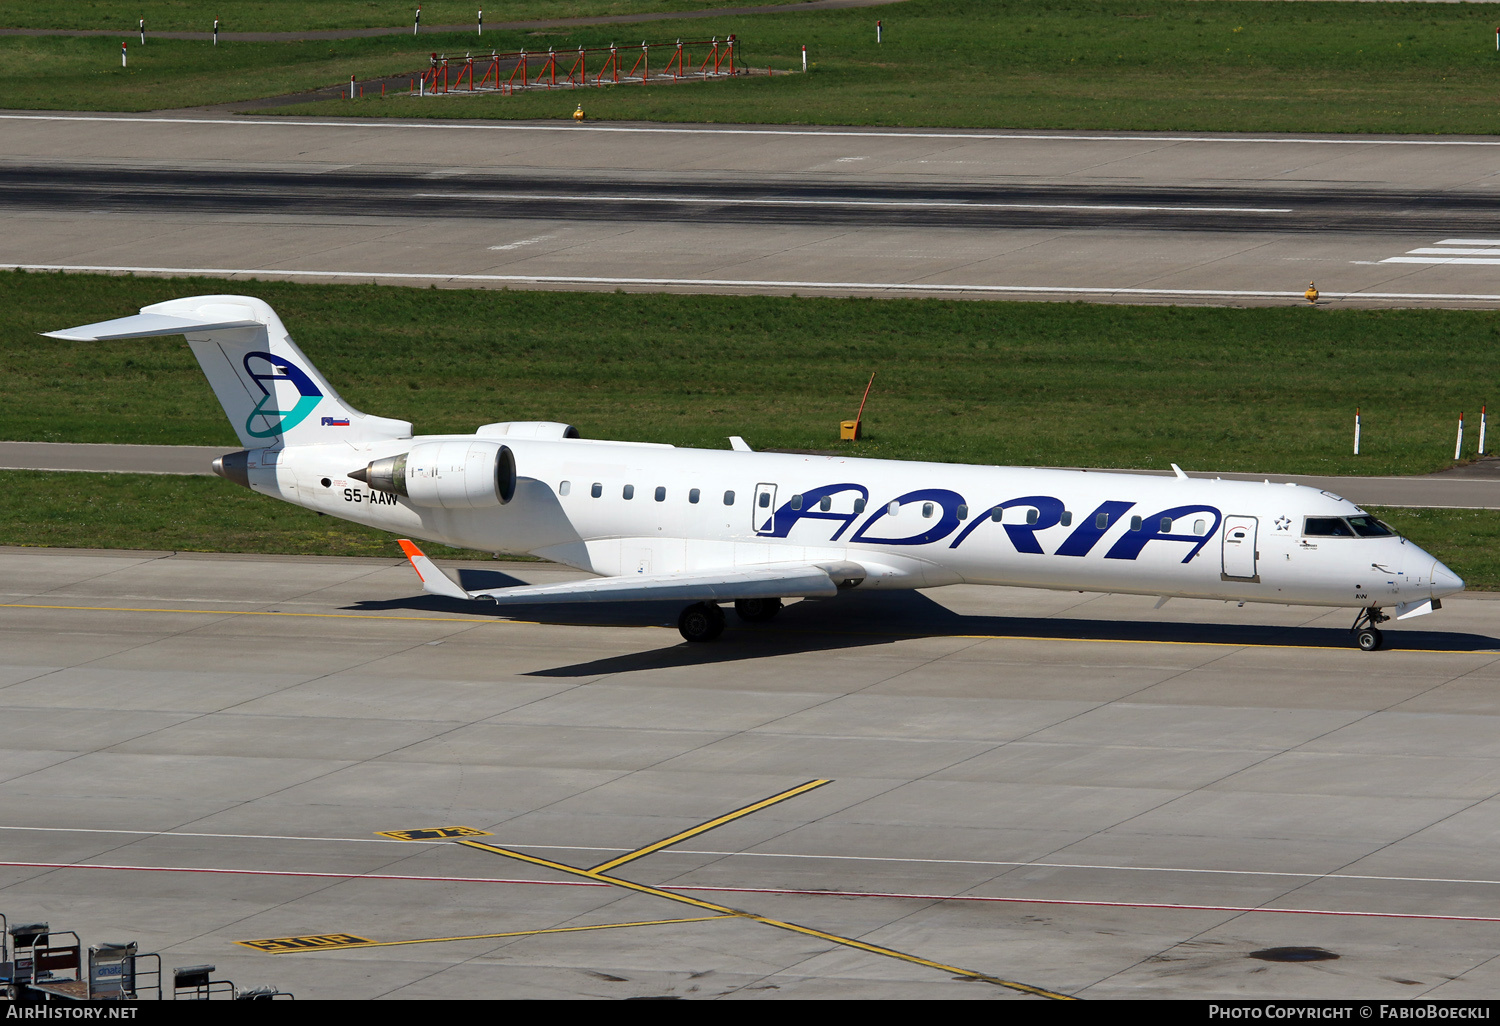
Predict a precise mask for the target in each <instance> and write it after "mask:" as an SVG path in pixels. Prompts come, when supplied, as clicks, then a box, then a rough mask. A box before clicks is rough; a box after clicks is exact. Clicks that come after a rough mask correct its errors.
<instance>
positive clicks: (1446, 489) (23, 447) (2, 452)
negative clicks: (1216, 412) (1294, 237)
mask: <svg viewBox="0 0 1500 1026" xmlns="http://www.w3.org/2000/svg"><path fill="white" fill-rule="evenodd" d="M227 451H229V450H228V449H226V448H225V447H223V446H211V445H106V444H88V443H72V442H0V470H66V471H93V472H103V473H123V474H211V473H212V472H213V470H212V463H213V461H214V458H215V457H217V456H222V455H223V454H224V453H225V452H227ZM1069 469H1073V468H1069ZM1099 472H1100V473H1127V474H1156V475H1166V474H1170V473H1171V471H1165V470H1162V471H1156V470H1126V471H1099ZM1191 476H1194V477H1224V478H1228V479H1230V480H1237V481H1261V480H1265V481H1271V482H1272V483H1275V484H1280V483H1282V482H1286V481H1292V482H1295V483H1297V484H1304V485H1309V486H1311V487H1313V488H1326V489H1328V490H1329V491H1333V492H1337V493H1338V494H1340V495H1342V496H1344V497H1345V498H1347V499H1349V500H1351V501H1353V502H1363V503H1368V504H1370V505H1372V506H1411V507H1422V508H1448V509H1500V461H1497V460H1495V459H1493V458H1488V459H1485V460H1481V461H1480V462H1478V463H1476V464H1473V465H1471V466H1468V467H1464V468H1460V469H1458V470H1455V471H1445V472H1443V473H1439V474H1429V475H1426V476H1423V477H1317V476H1307V475H1288V474H1239V473H1223V474H1220V473H1215V472H1213V471H1209V472H1206V473H1205V472H1195V473H1194V474H1192V475H1191Z"/></svg>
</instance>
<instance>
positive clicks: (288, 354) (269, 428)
mask: <svg viewBox="0 0 1500 1026" xmlns="http://www.w3.org/2000/svg"><path fill="white" fill-rule="evenodd" d="M45 334H46V335H47V337H49V338H60V339H66V340H69V341H75V342H100V341H105V340H108V339H130V338H152V337H155V336H158V335H184V336H186V337H187V341H188V345H189V346H190V347H191V348H192V350H193V355H194V356H195V357H197V359H198V365H199V366H200V367H202V368H203V373H204V375H205V376H206V377H207V378H208V383H209V384H210V385H211V386H212V387H213V390H214V395H215V396H217V397H218V400H219V404H220V405H221V406H223V407H224V412H225V413H226V414H227V415H228V416H229V420H230V423H232V424H233V425H234V430H235V432H236V433H237V434H238V435H239V437H240V444H242V445H243V446H245V448H247V449H259V448H267V447H274V446H277V445H307V444H310V443H314V442H338V441H350V442H363V441H374V440H379V439H386V438H409V437H410V436H411V433H412V430H411V424H409V423H408V422H406V421H404V420H390V419H387V418H385V417H372V416H369V415H367V414H364V413H361V412H359V411H358V410H356V409H355V408H354V407H352V406H350V405H349V404H348V403H346V402H344V400H343V399H342V398H341V397H340V396H339V394H338V393H337V392H336V391H334V389H333V386H332V385H330V384H329V383H328V381H327V380H326V379H325V378H324V377H323V375H322V374H320V373H319V372H318V369H317V368H316V367H314V366H313V364H312V361H311V360H309V359H308V358H307V357H306V355H304V354H303V352H302V350H300V349H298V348H297V344H296V343H295V342H293V341H292V338H291V336H290V335H288V334H287V330H286V328H285V327H284V326H283V325H282V323H281V318H279V317H277V316H276V311H274V310H272V309H271V307H270V306H269V305H268V304H267V303H265V302H264V301H262V300H259V299H255V298H253V297H251V296H192V297H189V298H186V299H173V300H170V301H168V302H165V303H157V304H155V305H153V306H146V307H142V308H141V312H140V313H139V314H136V315H134V316H131V317H121V318H118V319H117V320H113V321H100V322H99V323H97V324H85V325H83V326H81V327H77V328H68V329H66V330H64V331H49V332H46V333H45Z"/></svg>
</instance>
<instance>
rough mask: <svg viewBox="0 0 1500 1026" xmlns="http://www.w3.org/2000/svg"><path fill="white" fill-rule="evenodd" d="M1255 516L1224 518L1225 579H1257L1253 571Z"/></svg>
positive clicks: (1256, 522)
mask: <svg viewBox="0 0 1500 1026" xmlns="http://www.w3.org/2000/svg"><path fill="white" fill-rule="evenodd" d="M1258 523H1259V521H1257V520H1256V518H1255V517H1225V518H1224V572H1223V573H1222V574H1221V576H1222V577H1223V579H1224V580H1226V581H1259V580H1260V577H1259V576H1258V575H1257V574H1256V572H1255V560H1256V557H1257V556H1258V555H1259V553H1257V552H1256V551H1255V530H1256V526H1257V525H1258Z"/></svg>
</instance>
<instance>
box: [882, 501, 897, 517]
mask: <svg viewBox="0 0 1500 1026" xmlns="http://www.w3.org/2000/svg"><path fill="white" fill-rule="evenodd" d="M885 511H886V512H887V513H889V514H890V515H891V516H895V515H896V514H897V513H900V512H901V503H899V502H893V503H891V504H890V505H889V506H887V507H886V508H885Z"/></svg>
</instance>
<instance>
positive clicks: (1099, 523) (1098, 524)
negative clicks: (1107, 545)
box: [1094, 513, 1109, 531]
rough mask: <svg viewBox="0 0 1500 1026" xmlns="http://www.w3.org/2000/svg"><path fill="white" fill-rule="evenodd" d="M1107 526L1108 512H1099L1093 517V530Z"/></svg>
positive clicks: (1100, 529)
mask: <svg viewBox="0 0 1500 1026" xmlns="http://www.w3.org/2000/svg"><path fill="white" fill-rule="evenodd" d="M1108 526H1109V514H1108V513H1100V514H1099V515H1098V516H1097V517H1095V518H1094V528H1095V530H1099V531H1102V530H1104V529H1105V528H1106V527H1108Z"/></svg>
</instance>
